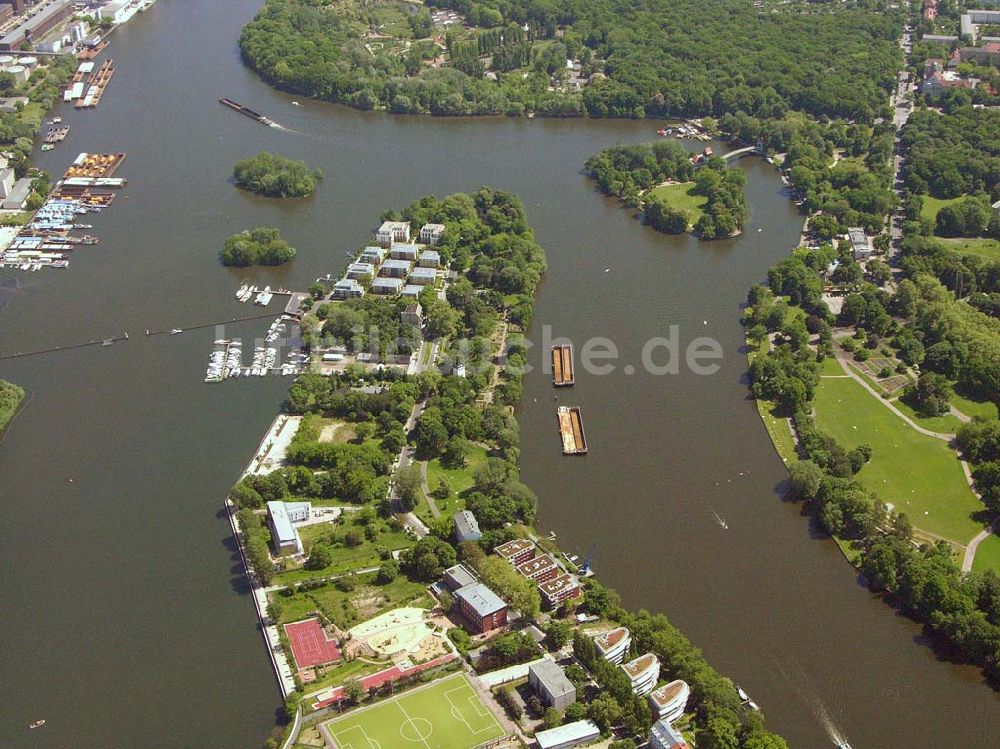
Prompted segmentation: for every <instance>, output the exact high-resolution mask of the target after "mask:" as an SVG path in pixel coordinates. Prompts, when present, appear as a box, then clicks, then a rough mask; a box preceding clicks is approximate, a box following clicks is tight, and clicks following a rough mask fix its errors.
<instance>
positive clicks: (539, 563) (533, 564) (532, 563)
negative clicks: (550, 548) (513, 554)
mask: <svg viewBox="0 0 1000 749" xmlns="http://www.w3.org/2000/svg"><path fill="white" fill-rule="evenodd" d="M555 566H556V562H555V560H554V559H553V558H552V557H550V556H549V555H548V554H542V555H541V556H537V557H535V558H534V559H529V560H528V561H527V562H522V563H521V564H519V565H517V571H518V572H520V573H521V574H522V575H524V576H526V577H528V576H531V575H533V574H535V573H536V572H541V571H542V570H546V569H549V568H550V567H555Z"/></svg>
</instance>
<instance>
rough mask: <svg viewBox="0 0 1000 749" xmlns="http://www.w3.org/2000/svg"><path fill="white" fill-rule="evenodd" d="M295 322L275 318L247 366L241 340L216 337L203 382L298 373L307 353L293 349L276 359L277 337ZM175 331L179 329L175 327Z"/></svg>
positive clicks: (278, 346) (277, 354)
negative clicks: (244, 362) (281, 358)
mask: <svg viewBox="0 0 1000 749" xmlns="http://www.w3.org/2000/svg"><path fill="white" fill-rule="evenodd" d="M294 322H296V320H295V318H293V317H291V316H290V315H281V316H280V317H278V318H277V319H276V320H274V322H272V323H271V327H270V328H268V331H267V334H266V335H265V336H264V340H263V342H258V344H257V345H256V346H255V347H254V350H253V353H252V354H251V358H250V364H249V366H244V364H243V343H242V342H241V341H240V340H238V339H235V338H234V339H228V338H220V339H218V340H216V341H215V344H214V348H213V350H212V353H211V354H209V358H208V368H207V369H206V370H205V382H222V381H223V380H228V379H232V378H236V377H264V376H265V375H269V374H277V375H282V376H286V377H287V376H290V375H297V374H299V373H301V372H302V370H303V369H304V368H305V366H306V365H307V364H308V362H309V355H308V354H305V353H302V352H301V351H299V350H298V349H296V348H293V349H292V350H290V351H289V352H288V353H287V354H286V355H285V358H286V361H279V355H280V349H281V346H280V344H279V343H278V339H279V338H282V337H283V336H284V334H285V333H286V332H287V330H288V325H289V324H290V323H294ZM177 332H178V333H180V332H182V331H181V330H179V329H178V330H177ZM262 344H263V345H262Z"/></svg>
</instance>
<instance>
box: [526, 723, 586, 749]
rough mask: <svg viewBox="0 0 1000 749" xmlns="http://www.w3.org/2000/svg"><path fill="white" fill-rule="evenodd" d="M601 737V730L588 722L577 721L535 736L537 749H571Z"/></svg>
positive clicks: (540, 732)
mask: <svg viewBox="0 0 1000 749" xmlns="http://www.w3.org/2000/svg"><path fill="white" fill-rule="evenodd" d="M600 737H601V730H600V729H599V728H598V727H597V725H596V724H595V723H594V722H593V721H590V720H578V721H575V722H574V723H567V724H566V725H563V726H559V727H557V728H550V729H549V730H547V731H539V732H538V733H536V734H535V741H536V742H537V743H538V749H572V748H573V747H575V746H583V745H584V744H589V743H591V742H592V741H596V740H597V739H599V738H600Z"/></svg>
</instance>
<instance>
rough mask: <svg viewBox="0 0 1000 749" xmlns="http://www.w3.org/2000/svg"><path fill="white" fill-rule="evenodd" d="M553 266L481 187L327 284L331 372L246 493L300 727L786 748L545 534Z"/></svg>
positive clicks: (248, 524) (313, 319)
mask: <svg viewBox="0 0 1000 749" xmlns="http://www.w3.org/2000/svg"><path fill="white" fill-rule="evenodd" d="M544 272H545V257H544V253H543V252H542V249H541V248H540V247H539V246H538V244H537V243H536V241H535V239H534V234H533V232H532V230H531V228H530V227H529V226H528V223H527V218H526V215H525V212H524V208H523V206H522V204H521V202H520V200H519V199H518V198H516V197H515V196H513V195H511V194H509V193H506V192H503V191H500V190H493V189H491V188H481V189H480V190H478V191H477V192H475V193H474V194H472V195H464V194H458V195H451V196H448V197H447V198H444V199H443V200H438V199H436V198H433V197H426V198H423V199H421V200H419V201H417V202H415V203H413V204H412V205H410V206H409V207H407V208H406V209H404V210H403V211H401V212H400V213H398V214H397V213H388V214H386V220H385V221H384V222H383V223H382V225H381V227H380V228H379V229H378V231H377V232H375V234H374V236H373V237H372V238H371V241H370V244H368V245H367V246H366V247H364V249H362V250H360V251H359V253H358V257H357V259H356V260H355V261H354V262H353V263H351V264H350V265H349V266H348V268H347V270H346V272H345V273H344V276H343V278H342V279H339V280H336V279H334V278H329V279H321V280H320V282H318V288H315V289H313V296H314V297H315V304H314V305H313V307H312V310H313V311H311V312H309V313H307V314H306V315H305V316H304V317H303V318H302V321H301V324H302V330H303V337H304V339H305V340H306V342H307V343H308V344H309V346H310V349H311V352H312V357H313V361H314V370H315V371H312V372H309V373H305V374H302V375H300V376H299V378H298V379H297V380H296V381H295V383H294V384H293V385H292V387H291V389H290V391H289V395H288V400H287V403H286V409H285V413H284V414H282V415H280V416H279V417H278V418H277V419H276V421H275V423H274V425H273V426H272V429H271V430H270V432H269V434H268V435H267V436H266V437H265V439H264V440H263V441H262V443H261V447H260V450H259V452H258V454H257V456H255V458H254V459H253V460H252V461H251V463H250V465H249V467H248V469H247V471H246V473H245V474H244V477H243V478H242V479H241V480H240V482H239V483H238V484H237V485H236V486H235V487H234V488H233V490H232V492H231V494H230V497H229V500H228V503H227V504H228V507H229V508H230V513H231V518H232V520H233V522H234V528H236V529H238V531H237V533H238V537H239V539H240V542H241V547H242V549H243V554H244V558H245V560H246V563H247V568H248V571H249V573H250V575H251V577H252V580H253V581H254V585H255V590H254V596H255V600H256V601H257V603H258V610H259V612H260V613H261V616H262V622H263V624H264V630H265V637H266V638H267V640H268V645H269V648H271V649H272V654H273V657H274V661H275V668H276V672H277V674H278V677H279V680H280V682H281V684H282V690H283V693H284V694H285V696H286V713H287V718H288V721H289V724H288V726H287V728H286V731H287V732H288V733H287V735H288V736H289V737H290V742H295V741H297V742H299V743H313V742H314V741H322V740H326V741H327V742H328V743H330V742H333V743H339V742H342V741H347V740H348V738H349V737H350V736H358V735H361V736H366V737H367V739H368V741H377V742H379V743H381V744H382V745H383V746H389V745H391V744H392V741H394V737H396V736H398V735H399V733H400V732H403V735H407V733H413V735H415V736H424V737H425V738H426V737H428V736H430V735H431V733H433V734H434V735H435V736H447V737H448V739H447V744H446V745H447V746H449V747H454V748H455V749H462V748H463V747H464V748H465V749H472V747H476V746H480V745H482V743H483V742H484V741H487V740H489V741H497V742H499V743H498V745H499V744H502V743H508V744H510V745H514V744H517V743H518V742H528V741H529V740H530V737H532V736H534V739H535V740H536V741H537V742H538V743H539V744H540V745H542V746H549V745H551V744H550V742H551V741H554V740H555V737H556V736H559V735H570V734H572V735H579V736H581V737H589V739H590V740H593V739H596V738H598V737H599V736H601V735H605V736H606V735H610V734H612V733H614V734H615V735H616V736H617V737H618V739H619V741H617V742H616V744H615V745H616V746H620V747H626V746H634V745H635V744H634V743H633V739H634V740H637V741H642V740H645V739H646V738H647V737H648V736H649V735H650V731H651V730H652V732H653V734H654V735H663V734H671V735H674V736H676V737H677V739H678V741H680V742H683V741H691V742H692V743H693V742H694V741H695V740H697V741H698V742H699V743H702V742H703V745H707V746H711V745H714V744H713V743H712V742H714V741H718V740H721V737H723V736H731V737H735V740H736V742H737V743H736V744H735V745H736V746H741V747H744V746H745V747H762V748H766V749H782V748H783V747H785V746H786V745H785V742H784V741H783V740H782V739H780V738H779V737H777V736H775V735H773V734H770V733H768V732H767V731H766V730H765V729H764V727H763V721H762V719H761V716H760V714H759V712H757V708H756V706H755V705H753V703H752V702H749V701H748V699H747V698H746V697H745V695H741V694H740V693H739V692H738V690H737V689H736V687H735V686H734V685H733V683H732V682H731V681H729V680H728V679H726V678H725V677H723V676H721V675H720V674H718V673H717V672H716V671H715V670H714V669H712V667H711V666H709V665H708V664H707V663H706V662H705V660H704V659H703V658H702V657H701V655H700V654H699V653H698V651H697V650H696V649H695V648H694V647H693V646H692V645H691V643H690V642H689V641H688V640H687V638H685V637H684V636H683V635H682V634H681V633H680V632H678V631H677V630H676V629H675V628H673V627H672V626H671V625H670V624H669V623H668V621H667V620H666V618H665V617H663V616H660V615H657V616H653V615H650V614H648V613H646V612H640V613H638V614H637V613H633V612H630V611H627V610H626V609H624V608H623V607H622V606H621V605H620V603H619V601H618V598H617V596H616V595H615V594H614V593H613V592H612V591H610V590H608V589H607V588H605V587H604V586H602V585H601V584H600V583H599V582H598V581H597V580H596V579H595V578H594V577H593V575H592V573H591V571H590V569H589V560H584V562H583V566H582V567H581V566H578V563H577V559H576V557H570V556H568V555H566V554H564V553H562V552H561V551H560V550H559V549H558V547H557V546H556V545H555V544H554V542H553V541H552V539H547V538H543V537H541V536H540V535H539V534H538V533H537V532H536V531H535V530H534V529H533V528H532V523H533V521H534V518H535V510H536V503H537V499H536V497H535V495H534V493H533V492H532V491H531V489H530V488H528V487H527V486H525V485H524V484H523V483H522V482H521V481H520V479H519V472H518V467H517V457H518V455H519V447H518V443H519V440H518V429H517V422H516V420H515V419H514V416H513V413H512V406H514V405H515V404H516V403H517V402H518V400H519V399H520V394H521V372H522V371H523V364H524V357H525V349H524V346H523V343H522V336H523V332H524V330H525V327H526V326H527V324H528V322H529V321H530V318H531V308H532V300H533V296H534V290H535V287H536V286H537V284H538V282H539V281H540V279H541V277H542V275H543V273H544ZM376 325H377V326H378V328H377V329H378V335H376V336H370V335H366V336H359V335H358V334H357V331H359V330H366V329H374V326H376ZM470 341H471V342H472V343H473V344H474V345H472V346H469V345H468V343H469V342H470ZM569 355H570V356H572V354H571V353H570V354H569ZM501 362H502V363H503V365H501ZM640 633H641V634H640ZM661 687H662V688H661ZM448 703H450V704H451V705H452V707H451V709H450V710H449V709H447V708H442V707H441V705H442V704H444V705H447V704H448ZM359 706H365V707H366V708H367V709H365V710H363V711H359V710H357V709H356V708H357V707H359ZM277 742H278V736H277V734H276V735H275V737H273V740H272V743H273V744H274V745H277ZM680 745H682V744H669V746H680Z"/></svg>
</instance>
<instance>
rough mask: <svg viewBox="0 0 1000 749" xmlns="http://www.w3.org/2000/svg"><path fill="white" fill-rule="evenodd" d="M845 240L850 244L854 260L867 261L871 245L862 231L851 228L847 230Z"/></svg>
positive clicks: (870, 252) (871, 251)
mask: <svg viewBox="0 0 1000 749" xmlns="http://www.w3.org/2000/svg"><path fill="white" fill-rule="evenodd" d="M847 239H848V241H849V242H850V243H851V254H852V255H853V256H854V259H855V260H867V259H868V258H870V257H871V256H872V253H873V250H872V243H871V241H869V239H868V235H867V234H865V230H864V229H862V228H860V227H857V226H852V227H851V228H850V229H848V230H847Z"/></svg>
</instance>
